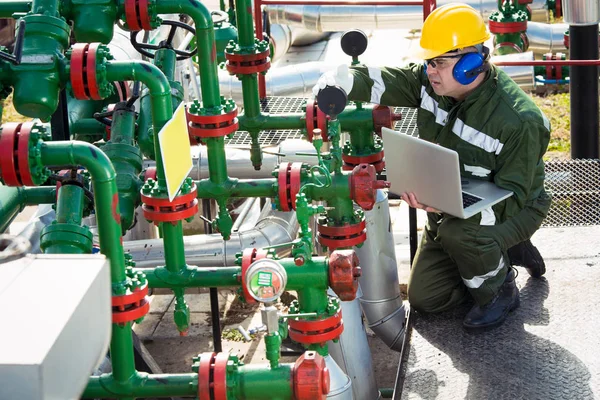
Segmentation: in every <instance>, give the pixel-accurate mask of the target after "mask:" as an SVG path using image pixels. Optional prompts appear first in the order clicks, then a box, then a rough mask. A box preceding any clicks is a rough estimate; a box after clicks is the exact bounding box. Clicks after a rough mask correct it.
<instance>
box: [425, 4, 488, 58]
mask: <svg viewBox="0 0 600 400" xmlns="http://www.w3.org/2000/svg"><path fill="white" fill-rule="evenodd" d="M489 38H490V33H489V32H488V30H487V28H486V26H485V22H484V21H483V18H482V17H481V15H479V13H478V12H477V11H475V9H474V8H473V7H471V6H469V5H467V4H463V3H450V4H447V5H445V6H442V7H439V8H436V9H435V10H434V11H433V12H432V13H431V14H429V16H428V17H427V19H426V20H425V22H424V23H423V33H422V34H421V42H420V45H421V47H420V48H419V49H417V50H416V51H415V54H414V55H415V57H418V58H422V59H424V60H429V59H432V58H435V57H438V56H441V55H442V54H444V53H447V52H449V51H451V50H457V49H463V48H465V47H469V46H474V45H476V44H480V43H483V42H485V41H486V40H488V39H489Z"/></svg>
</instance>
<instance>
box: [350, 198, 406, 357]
mask: <svg viewBox="0 0 600 400" xmlns="http://www.w3.org/2000/svg"><path fill="white" fill-rule="evenodd" d="M365 220H366V225H367V240H366V241H365V243H363V245H362V247H360V248H357V247H355V248H354V250H355V251H356V253H357V255H358V259H359V260H360V267H361V268H362V271H363V273H362V276H361V277H360V278H359V282H360V286H361V288H362V292H363V297H362V298H361V299H360V304H361V306H362V309H363V313H364V315H365V318H366V319H367V324H368V325H369V328H371V330H373V332H375V334H376V335H377V336H378V337H379V338H380V339H381V340H383V341H384V342H385V344H387V345H388V347H389V348H391V349H392V350H395V351H400V350H401V348H402V341H403V339H404V333H405V321H406V309H405V307H404V303H403V302H402V298H401V297H400V283H399V280H398V265H397V262H396V252H395V250H394V238H393V235H392V232H391V230H390V229H391V224H390V208H389V203H388V195H387V192H385V191H383V190H381V189H379V190H377V199H376V203H375V206H374V207H373V209H372V210H370V211H365Z"/></svg>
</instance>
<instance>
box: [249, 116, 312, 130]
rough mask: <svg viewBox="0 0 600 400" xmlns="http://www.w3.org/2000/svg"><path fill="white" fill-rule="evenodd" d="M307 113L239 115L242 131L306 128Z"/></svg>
mask: <svg viewBox="0 0 600 400" xmlns="http://www.w3.org/2000/svg"><path fill="white" fill-rule="evenodd" d="M305 117H306V114H305V113H290V114H266V115H263V114H261V115H259V116H258V117H256V118H249V117H247V116H246V115H245V114H242V115H240V116H238V120H239V123H240V130H241V131H255V130H267V129H304V128H305V127H306V119H304V118H305Z"/></svg>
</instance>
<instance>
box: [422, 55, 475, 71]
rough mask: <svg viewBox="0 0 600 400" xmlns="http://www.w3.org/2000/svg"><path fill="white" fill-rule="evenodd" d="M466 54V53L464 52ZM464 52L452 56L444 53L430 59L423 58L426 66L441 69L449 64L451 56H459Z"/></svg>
mask: <svg viewBox="0 0 600 400" xmlns="http://www.w3.org/2000/svg"><path fill="white" fill-rule="evenodd" d="M465 54H466V53H465ZM465 54H455V55H452V56H448V55H444V56H440V57H436V58H432V59H430V60H425V63H426V64H427V66H428V67H432V68H440V69H443V68H445V67H447V66H448V65H450V64H451V62H452V59H453V58H461V57H462V56H464V55H465Z"/></svg>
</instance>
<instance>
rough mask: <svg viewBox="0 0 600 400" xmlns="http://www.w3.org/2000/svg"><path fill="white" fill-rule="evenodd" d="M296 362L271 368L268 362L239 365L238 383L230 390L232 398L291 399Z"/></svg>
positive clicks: (251, 399)
mask: <svg viewBox="0 0 600 400" xmlns="http://www.w3.org/2000/svg"><path fill="white" fill-rule="evenodd" d="M293 370H294V364H280V365H279V367H278V368H273V369H271V368H270V367H269V366H268V364H267V365H264V364H263V365H261V364H248V365H242V366H240V367H238V370H237V374H236V375H237V380H236V382H237V385H235V387H234V388H232V389H231V390H230V391H229V394H233V396H227V398H231V399H245V400H291V399H293V398H294V390H293V387H294V385H293V384H292V376H293Z"/></svg>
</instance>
